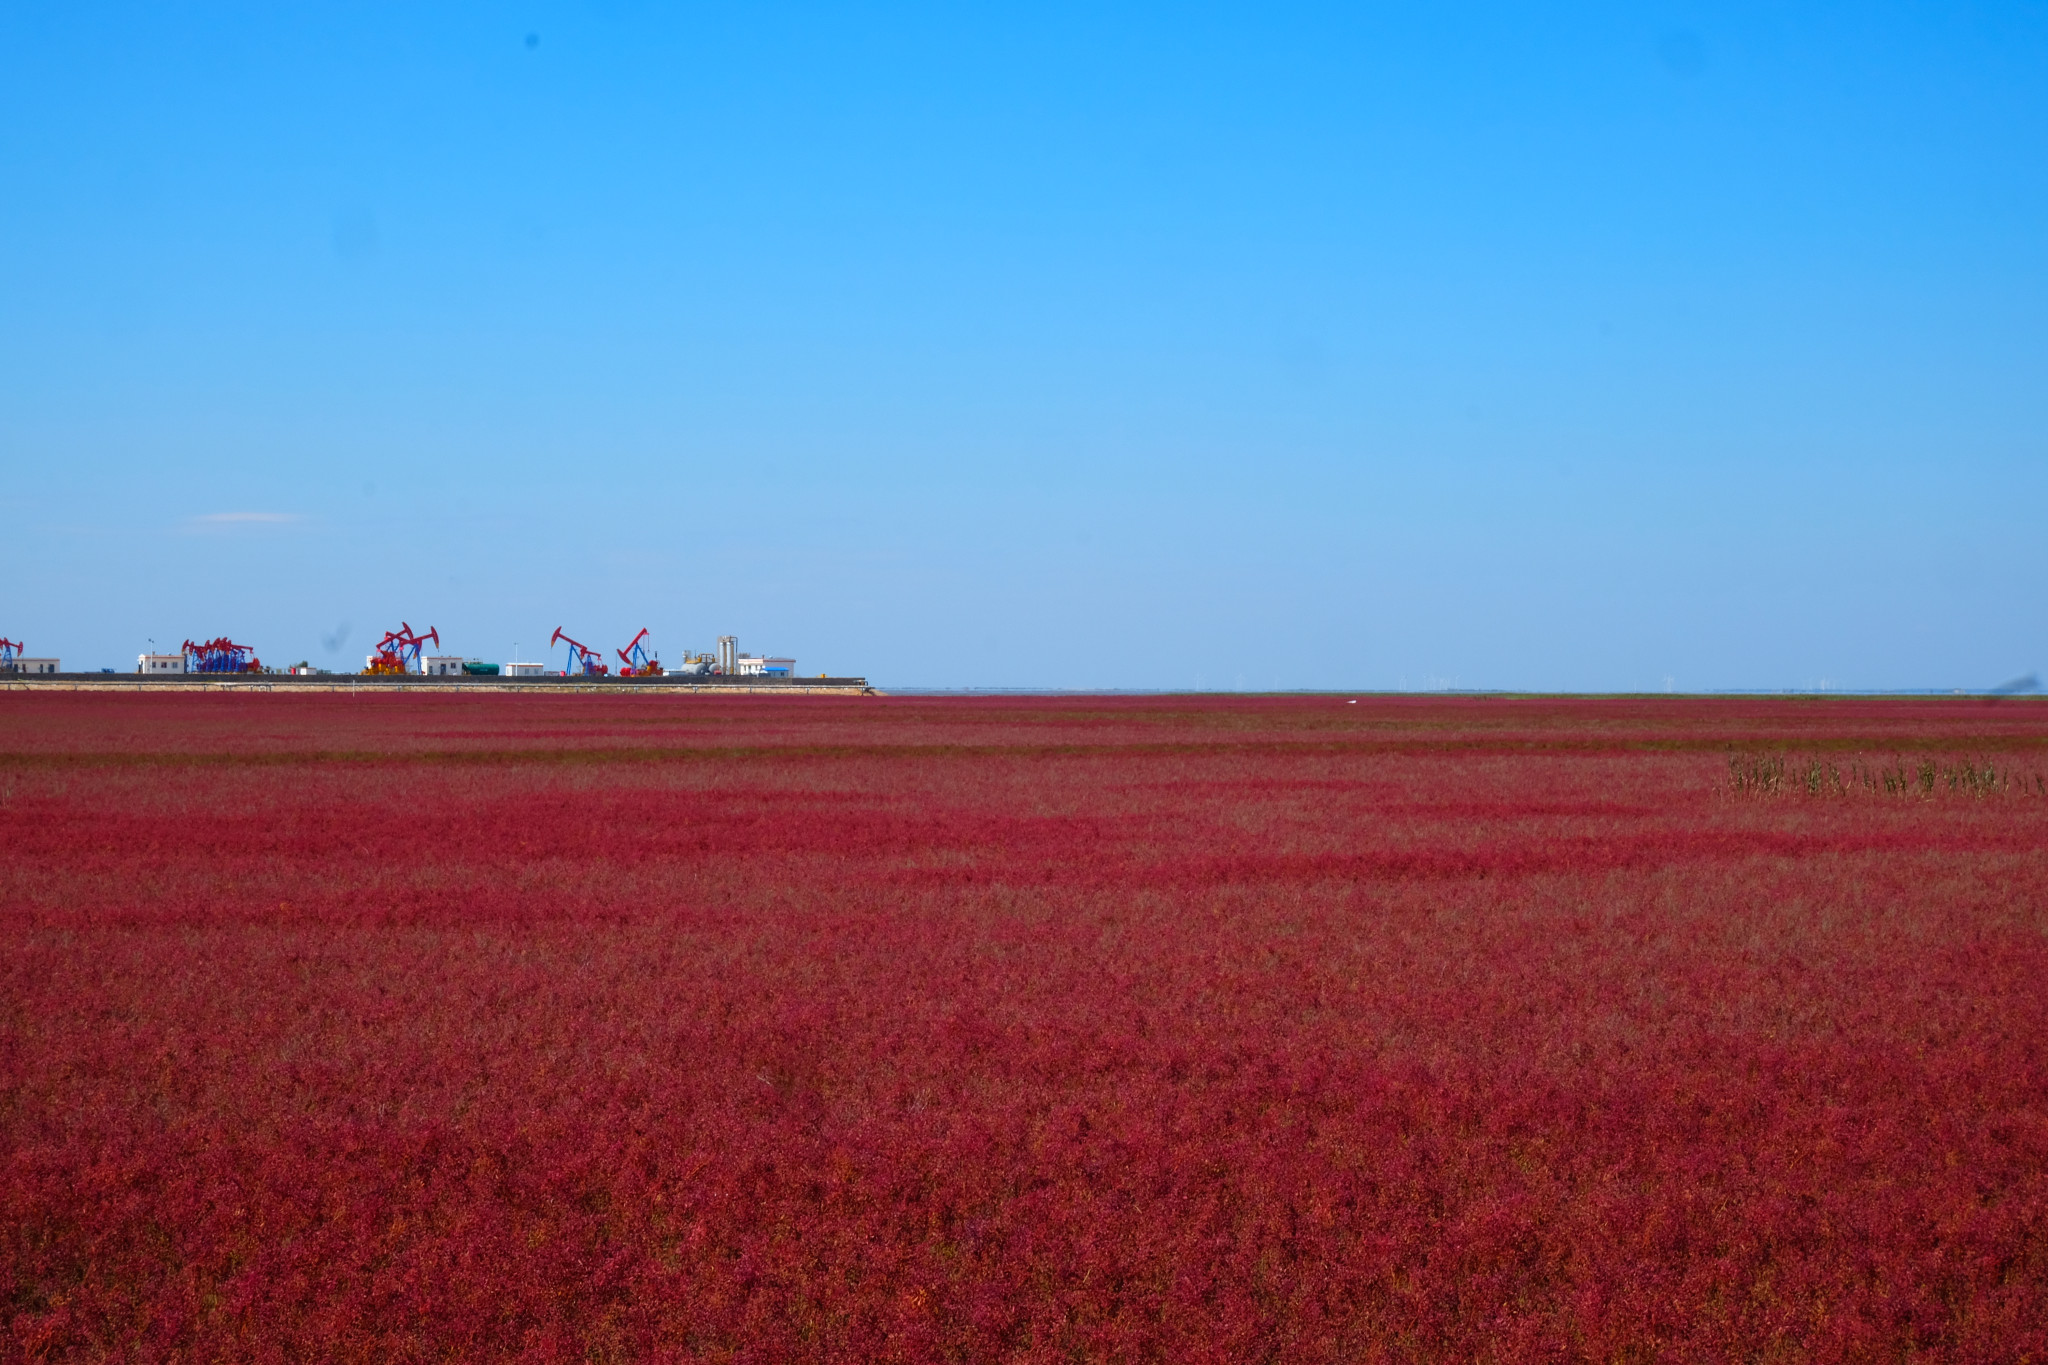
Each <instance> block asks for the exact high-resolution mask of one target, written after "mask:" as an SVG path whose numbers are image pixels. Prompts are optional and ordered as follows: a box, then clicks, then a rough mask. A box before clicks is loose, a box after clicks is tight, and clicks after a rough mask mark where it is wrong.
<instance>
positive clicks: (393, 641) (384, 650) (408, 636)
mask: <svg viewBox="0 0 2048 1365" xmlns="http://www.w3.org/2000/svg"><path fill="white" fill-rule="evenodd" d="M429 640H432V641H433V642H434V643H435V644H436V645H438V644H440V643H441V632H440V631H438V630H436V629H435V628H434V627H432V626H428V627H427V630H426V633H425V634H424V635H422V634H420V633H418V632H416V631H415V630H413V628H412V625H411V623H409V622H406V621H400V622H399V623H398V629H397V630H387V631H385V632H384V638H383V639H382V640H379V641H378V642H377V652H376V654H374V655H373V656H371V659H370V664H369V667H367V668H365V669H364V670H363V672H365V673H372V674H382V673H412V672H415V671H417V670H418V669H419V667H420V651H421V650H423V649H425V648H426V645H427V641H429Z"/></svg>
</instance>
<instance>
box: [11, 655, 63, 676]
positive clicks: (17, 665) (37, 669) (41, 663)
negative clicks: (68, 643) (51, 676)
mask: <svg viewBox="0 0 2048 1365" xmlns="http://www.w3.org/2000/svg"><path fill="white" fill-rule="evenodd" d="M7 671H8V672H10V673H55V672H56V671H57V661H56V660H55V659H23V658H20V657H17V658H16V659H15V660H14V662H13V663H11V664H8V665H7Z"/></svg>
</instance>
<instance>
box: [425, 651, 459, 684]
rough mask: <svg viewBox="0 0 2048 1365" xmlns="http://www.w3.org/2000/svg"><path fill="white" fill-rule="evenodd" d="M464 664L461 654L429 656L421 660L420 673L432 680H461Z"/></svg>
mask: <svg viewBox="0 0 2048 1365" xmlns="http://www.w3.org/2000/svg"><path fill="white" fill-rule="evenodd" d="M462 662H463V660H462V656H461V655H460V654H429V655H427V656H426V657H425V658H423V659H421V660H420V672H422V673H424V674H426V675H427V676H428V677H430V678H459V677H461V676H462Z"/></svg>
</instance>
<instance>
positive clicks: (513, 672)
mask: <svg viewBox="0 0 2048 1365" xmlns="http://www.w3.org/2000/svg"><path fill="white" fill-rule="evenodd" d="M547 671H548V666H547V665H546V664H500V665H498V672H499V673H500V674H501V675H502V676H504V677H507V678H539V677H543V676H545V675H546V673H547Z"/></svg>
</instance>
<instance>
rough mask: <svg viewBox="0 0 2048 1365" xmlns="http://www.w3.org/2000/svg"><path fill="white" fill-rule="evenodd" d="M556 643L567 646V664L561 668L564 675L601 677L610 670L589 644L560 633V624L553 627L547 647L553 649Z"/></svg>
mask: <svg viewBox="0 0 2048 1365" xmlns="http://www.w3.org/2000/svg"><path fill="white" fill-rule="evenodd" d="M558 644H562V645H567V646H569V666H568V667H567V668H565V669H563V670H562V674H563V676H564V677H572V678H573V677H575V676H576V675H577V674H579V673H580V674H584V675H587V676H589V677H593V678H602V677H603V676H604V675H605V674H607V673H609V672H611V668H610V667H609V666H608V665H607V664H606V663H605V661H604V658H603V656H602V655H600V654H599V653H598V652H597V651H596V650H594V649H592V648H591V647H590V646H588V645H584V644H578V643H577V642H576V641H574V640H572V639H570V638H569V637H568V636H566V635H564V634H562V628H561V627H560V626H556V627H555V634H554V638H553V639H551V640H549V641H548V648H549V649H553V648H554V647H555V646H556V645H558Z"/></svg>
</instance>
